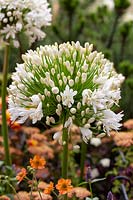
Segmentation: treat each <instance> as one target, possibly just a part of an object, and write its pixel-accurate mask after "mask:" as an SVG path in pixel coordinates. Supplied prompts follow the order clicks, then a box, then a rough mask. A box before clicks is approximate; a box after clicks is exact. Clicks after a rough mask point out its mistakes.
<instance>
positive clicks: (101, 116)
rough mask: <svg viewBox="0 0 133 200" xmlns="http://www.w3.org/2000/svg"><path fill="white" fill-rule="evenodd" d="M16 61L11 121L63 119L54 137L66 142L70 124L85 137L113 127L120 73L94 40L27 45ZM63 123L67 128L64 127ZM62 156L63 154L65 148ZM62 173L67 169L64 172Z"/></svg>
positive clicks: (117, 118) (116, 120)
mask: <svg viewBox="0 0 133 200" xmlns="http://www.w3.org/2000/svg"><path fill="white" fill-rule="evenodd" d="M22 59H23V61H24V63H23V64H17V67H16V72H15V73H14V74H13V75H12V80H13V82H12V84H11V85H10V87H9V111H10V113H11V118H12V120H13V121H15V120H17V121H18V122H19V123H24V122H25V120H27V119H28V118H30V119H31V120H32V122H33V123H36V122H37V121H39V120H43V121H46V124H47V125H52V126H53V125H56V124H59V123H62V124H63V125H64V127H63V136H62V134H61V133H56V135H55V136H54V138H56V139H57V138H59V139H61V138H62V139H63V141H62V144H63V146H64V148H66V149H67V147H66V146H65V145H67V144H68V139H69V138H68V137H69V134H68V132H69V129H70V126H71V125H72V124H76V125H78V126H79V127H80V130H81V133H82V137H83V140H84V142H86V143H87V141H88V139H90V138H91V137H92V136H93V135H95V136H96V135H99V134H101V132H103V131H104V132H105V133H107V134H108V135H109V132H110V131H111V130H112V129H114V130H118V129H119V127H120V126H121V124H120V123H119V121H120V120H121V119H122V114H121V113H118V114H115V113H114V112H113V111H111V108H112V106H113V105H118V101H119V99H120V85H121V83H122V81H123V79H124V78H123V76H122V75H121V74H119V75H118V74H117V73H116V72H115V70H114V67H113V64H112V63H111V62H110V61H108V60H107V59H105V58H104V55H103V54H102V53H101V52H100V53H98V52H97V51H93V45H92V44H89V43H85V46H84V47H82V46H81V45H80V43H79V42H76V43H74V42H72V43H69V42H67V43H63V44H60V45H58V44H55V45H46V46H44V47H43V46H41V47H40V48H37V50H36V51H32V50H29V51H28V53H26V54H25V55H23V56H22ZM66 129H68V132H66ZM64 155H65V157H66V159H67V156H68V155H67V154H65V153H64ZM63 173H64V174H65V175H64V177H66V172H63Z"/></svg>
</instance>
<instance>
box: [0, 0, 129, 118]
mask: <svg viewBox="0 0 133 200" xmlns="http://www.w3.org/2000/svg"><path fill="white" fill-rule="evenodd" d="M49 3H50V4H51V7H52V13H53V21H52V26H49V27H48V28H47V29H46V30H45V32H46V38H45V39H44V40H43V41H39V42H35V43H34V44H32V46H31V47H29V46H28V45H27V38H25V36H24V35H23V34H22V35H19V38H20V44H21V45H20V48H19V49H15V48H13V47H11V49H10V54H11V56H10V72H9V73H11V72H13V71H14V70H15V66H16V63H21V62H22V60H21V54H22V53H25V52H26V51H27V49H36V47H37V46H39V45H45V44H52V43H55V42H58V43H62V42H66V41H77V40H79V41H80V43H81V44H84V42H89V43H93V44H94V49H96V50H98V51H102V52H103V53H104V54H105V57H107V58H108V59H110V60H111V61H112V62H114V65H115V68H116V71H117V72H118V73H122V74H123V75H124V76H125V82H124V83H123V85H122V100H121V106H120V110H123V111H124V114H125V117H124V118H125V119H128V118H132V117H133V106H132V98H131V97H132V96H133V0H114V1H113V0H49ZM2 62H3V48H2V46H1V47H0V71H2ZM9 79H10V75H9ZM1 80H2V74H1V75H0V82H1ZM9 82H10V80H9ZM125 119H124V120H125Z"/></svg>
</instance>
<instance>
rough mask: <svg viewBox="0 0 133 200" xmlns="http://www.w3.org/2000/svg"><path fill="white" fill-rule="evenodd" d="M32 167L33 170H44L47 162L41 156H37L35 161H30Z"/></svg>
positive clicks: (34, 158)
mask: <svg viewBox="0 0 133 200" xmlns="http://www.w3.org/2000/svg"><path fill="white" fill-rule="evenodd" d="M30 165H31V167H32V168H33V169H43V168H44V167H45V165H46V161H45V159H44V158H42V157H40V156H39V155H35V156H34V157H33V159H32V158H31V159H30Z"/></svg>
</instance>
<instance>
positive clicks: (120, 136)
mask: <svg viewBox="0 0 133 200" xmlns="http://www.w3.org/2000/svg"><path fill="white" fill-rule="evenodd" d="M113 139H114V141H115V143H116V145H117V146H124V147H129V146H131V145H133V131H130V132H119V133H117V134H115V135H114V137H113Z"/></svg>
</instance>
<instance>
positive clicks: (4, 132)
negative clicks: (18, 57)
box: [2, 44, 11, 166]
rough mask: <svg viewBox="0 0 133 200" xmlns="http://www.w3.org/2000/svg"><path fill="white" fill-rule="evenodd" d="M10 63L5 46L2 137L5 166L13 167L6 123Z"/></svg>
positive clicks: (7, 48)
mask: <svg viewBox="0 0 133 200" xmlns="http://www.w3.org/2000/svg"><path fill="white" fill-rule="evenodd" d="M8 62H9V44H6V46H5V53H4V63H3V81H2V135H3V140H4V141H3V143H4V151H5V164H6V165H8V166H11V155H10V152H9V143H8V127H7V121H6V108H7V107H6V94H7V90H6V87H7V76H8Z"/></svg>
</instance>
